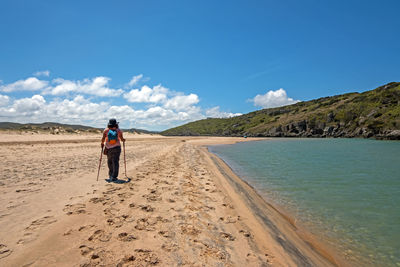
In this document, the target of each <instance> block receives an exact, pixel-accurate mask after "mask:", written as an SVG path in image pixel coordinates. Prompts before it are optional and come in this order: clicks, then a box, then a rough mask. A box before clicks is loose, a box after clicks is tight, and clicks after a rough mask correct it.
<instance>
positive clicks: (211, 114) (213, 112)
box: [206, 106, 242, 118]
mask: <svg viewBox="0 0 400 267" xmlns="http://www.w3.org/2000/svg"><path fill="white" fill-rule="evenodd" d="M240 115H242V113H231V112H224V111H221V110H220V108H219V106H216V107H213V108H210V109H207V110H206V116H207V117H208V118H231V117H236V116H240Z"/></svg>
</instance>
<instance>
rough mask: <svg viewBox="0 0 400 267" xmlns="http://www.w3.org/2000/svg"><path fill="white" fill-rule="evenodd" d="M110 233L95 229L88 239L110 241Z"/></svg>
mask: <svg viewBox="0 0 400 267" xmlns="http://www.w3.org/2000/svg"><path fill="white" fill-rule="evenodd" d="M111 236H112V233H106V232H104V230H96V231H95V232H94V233H93V234H92V235H91V236H90V237H89V238H88V240H89V241H95V240H99V241H101V242H108V241H110V239H111Z"/></svg>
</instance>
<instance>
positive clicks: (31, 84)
mask: <svg viewBox="0 0 400 267" xmlns="http://www.w3.org/2000/svg"><path fill="white" fill-rule="evenodd" d="M48 84H49V82H48V81H42V80H39V79H37V78H36V77H29V78H27V79H26V80H19V81H16V82H14V83H10V84H6V85H2V86H0V91H3V92H15V91H38V90H42V89H44V88H46V87H47V85H48Z"/></svg>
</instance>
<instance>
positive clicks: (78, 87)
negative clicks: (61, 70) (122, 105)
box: [46, 76, 124, 97]
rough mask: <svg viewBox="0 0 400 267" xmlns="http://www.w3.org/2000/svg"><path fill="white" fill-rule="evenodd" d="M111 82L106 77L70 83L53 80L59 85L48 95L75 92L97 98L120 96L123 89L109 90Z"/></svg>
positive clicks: (48, 91)
mask: <svg viewBox="0 0 400 267" xmlns="http://www.w3.org/2000/svg"><path fill="white" fill-rule="evenodd" d="M110 80H111V79H110V78H108V77H104V76H99V77H95V78H93V79H84V80H83V81H70V80H64V79H62V78H58V79H54V80H53V83H55V84H57V85H56V86H55V87H52V88H50V89H49V90H47V91H46V93H49V94H52V95H64V94H68V93H71V92H75V93H79V94H89V95H95V96H111V97H116V96H120V95H121V94H122V93H123V92H124V91H123V90H122V89H111V88H109V87H108V82H109V81H110Z"/></svg>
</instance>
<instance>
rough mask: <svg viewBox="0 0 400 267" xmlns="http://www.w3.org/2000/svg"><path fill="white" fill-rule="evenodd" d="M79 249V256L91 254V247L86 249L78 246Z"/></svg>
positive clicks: (83, 246) (84, 246)
mask: <svg viewBox="0 0 400 267" xmlns="http://www.w3.org/2000/svg"><path fill="white" fill-rule="evenodd" d="M79 249H80V250H81V255H82V256H85V255H87V254H89V253H90V252H92V251H93V250H94V249H93V248H91V247H88V246H86V245H81V246H79Z"/></svg>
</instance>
